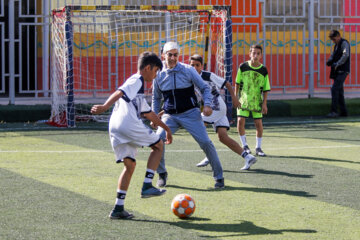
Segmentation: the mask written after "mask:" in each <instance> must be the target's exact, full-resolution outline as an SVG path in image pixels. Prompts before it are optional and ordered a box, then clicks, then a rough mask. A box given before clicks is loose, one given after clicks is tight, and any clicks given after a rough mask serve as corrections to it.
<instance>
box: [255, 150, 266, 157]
mask: <svg viewBox="0 0 360 240" xmlns="http://www.w3.org/2000/svg"><path fill="white" fill-rule="evenodd" d="M255 151H256V156H260V157H265V156H266V154H265V153H264V152H263V150H262V149H261V148H256V149H255Z"/></svg>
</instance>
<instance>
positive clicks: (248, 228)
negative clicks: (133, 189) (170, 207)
mask: <svg viewBox="0 0 360 240" xmlns="http://www.w3.org/2000/svg"><path fill="white" fill-rule="evenodd" d="M205 220H206V219H205ZM205 220H204V219H200V221H205ZM131 221H136V222H154V223H166V224H169V225H172V226H177V227H180V228H184V229H191V230H196V231H204V232H217V233H232V234H230V235H215V236H208V235H201V237H204V238H218V237H236V236H251V235H274V234H283V233H285V232H291V233H317V231H316V230H313V229H278V230H273V229H268V228H264V227H260V226H257V225H255V224H254V223H252V222H250V221H245V220H239V221H240V223H231V224H226V223H221V224H216V223H197V222H193V221H199V219H197V218H190V219H185V220H179V221H178V222H167V221H156V220H147V219H136V218H134V219H131Z"/></svg>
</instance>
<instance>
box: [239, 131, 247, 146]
mask: <svg viewBox="0 0 360 240" xmlns="http://www.w3.org/2000/svg"><path fill="white" fill-rule="evenodd" d="M240 141H241V143H242V146H243V147H244V146H246V145H248V144H247V142H246V135H245V134H244V135H242V136H241V135H240Z"/></svg>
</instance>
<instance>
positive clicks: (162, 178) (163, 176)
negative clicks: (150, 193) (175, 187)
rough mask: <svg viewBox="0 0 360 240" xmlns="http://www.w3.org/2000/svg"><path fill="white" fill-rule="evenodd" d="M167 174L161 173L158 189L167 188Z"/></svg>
mask: <svg viewBox="0 0 360 240" xmlns="http://www.w3.org/2000/svg"><path fill="white" fill-rule="evenodd" d="M167 176H168V174H167V172H164V173H159V179H158V181H157V186H158V187H165V186H166V180H167Z"/></svg>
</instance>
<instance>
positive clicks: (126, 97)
mask: <svg viewBox="0 0 360 240" xmlns="http://www.w3.org/2000/svg"><path fill="white" fill-rule="evenodd" d="M121 91H122V93H123V95H122V97H121V98H122V99H124V100H125V102H128V103H129V102H130V98H129V97H128V96H127V95H126V92H124V90H122V89H121Z"/></svg>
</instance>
